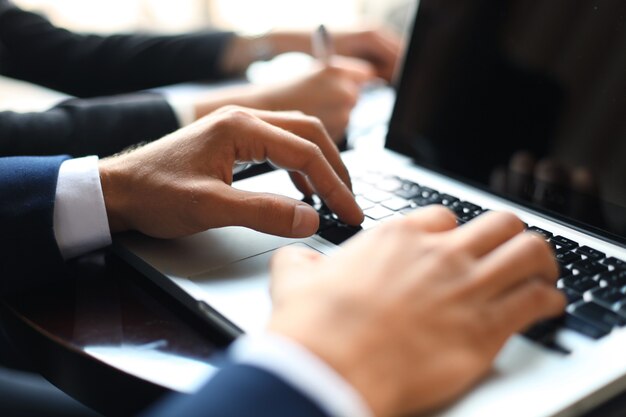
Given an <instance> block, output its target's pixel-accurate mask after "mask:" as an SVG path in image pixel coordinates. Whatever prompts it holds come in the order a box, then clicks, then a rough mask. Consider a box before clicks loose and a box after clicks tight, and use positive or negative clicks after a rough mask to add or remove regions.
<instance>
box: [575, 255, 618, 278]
mask: <svg viewBox="0 0 626 417" xmlns="http://www.w3.org/2000/svg"><path fill="white" fill-rule="evenodd" d="M571 268H572V271H574V270H576V271H578V272H580V273H581V274H594V275H595V274H599V273H601V272H606V271H608V270H609V268H608V267H607V266H606V265H602V264H601V263H599V262H597V261H594V260H593V259H585V260H583V261H578V262H574V263H573V264H572V266H571Z"/></svg>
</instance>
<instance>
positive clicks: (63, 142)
mask: <svg viewBox="0 0 626 417" xmlns="http://www.w3.org/2000/svg"><path fill="white" fill-rule="evenodd" d="M177 128H178V121H177V120H176V116H175V115H174V112H173V110H172V108H171V107H170V105H169V104H168V103H167V101H166V100H165V99H163V98H162V97H161V96H159V95H157V94H148V93H146V94H133V95H128V96H117V97H109V98H98V99H88V100H84V99H71V100H67V101H65V102H63V103H61V104H59V105H58V106H56V107H53V108H51V109H50V110H48V111H46V112H41V113H15V112H0V156H17V155H58V154H70V155H72V156H74V157H79V156H85V155H98V156H101V157H104V156H108V155H111V154H114V153H117V152H119V151H121V150H123V149H125V148H127V147H128V146H131V145H134V144H136V143H138V142H146V141H151V140H155V139H158V138H160V137H162V136H164V135H166V134H168V133H171V132H173V131H174V130H176V129H177Z"/></svg>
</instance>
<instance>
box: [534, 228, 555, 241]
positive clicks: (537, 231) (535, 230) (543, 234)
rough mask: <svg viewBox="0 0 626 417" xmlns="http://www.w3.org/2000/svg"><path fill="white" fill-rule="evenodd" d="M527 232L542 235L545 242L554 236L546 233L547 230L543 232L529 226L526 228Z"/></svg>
mask: <svg viewBox="0 0 626 417" xmlns="http://www.w3.org/2000/svg"><path fill="white" fill-rule="evenodd" d="M528 231H529V232H535V233H539V234H540V235H542V236H543V237H544V238H545V239H546V240H548V239H550V238H551V237H552V236H554V235H553V234H552V233H550V232H548V231H547V230H543V229H541V228H539V227H537V226H530V227H529V228H528Z"/></svg>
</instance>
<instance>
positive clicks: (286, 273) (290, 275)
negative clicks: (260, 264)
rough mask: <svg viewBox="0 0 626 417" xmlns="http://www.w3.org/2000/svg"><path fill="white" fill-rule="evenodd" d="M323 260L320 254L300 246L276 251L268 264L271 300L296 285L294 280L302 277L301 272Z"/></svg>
mask: <svg viewBox="0 0 626 417" xmlns="http://www.w3.org/2000/svg"><path fill="white" fill-rule="evenodd" d="M323 258H324V257H323V255H322V254H321V253H319V252H317V251H315V250H312V249H308V248H303V247H301V246H295V245H291V246H286V247H284V248H282V249H280V250H278V251H277V252H276V253H275V254H274V256H272V260H271V262H270V270H271V273H272V280H271V282H270V293H271V294H272V298H276V296H277V295H278V294H279V293H280V292H281V291H284V290H286V289H287V288H288V286H289V285H290V284H291V283H293V284H297V283H298V282H294V280H297V279H298V278H299V277H301V276H302V271H308V270H309V269H310V268H312V267H313V266H315V265H316V264H318V263H319V262H320V261H321V260H322V259H323Z"/></svg>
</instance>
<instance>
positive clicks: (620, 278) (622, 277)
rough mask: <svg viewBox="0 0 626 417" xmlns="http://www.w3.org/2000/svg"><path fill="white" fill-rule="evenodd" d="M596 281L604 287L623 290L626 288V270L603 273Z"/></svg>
mask: <svg viewBox="0 0 626 417" xmlns="http://www.w3.org/2000/svg"><path fill="white" fill-rule="evenodd" d="M596 279H597V280H598V281H600V283H601V284H602V285H604V286H607V287H616V288H622V287H624V286H626V269H616V270H614V271H610V272H603V273H601V274H599V275H598V276H597V277H596Z"/></svg>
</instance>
